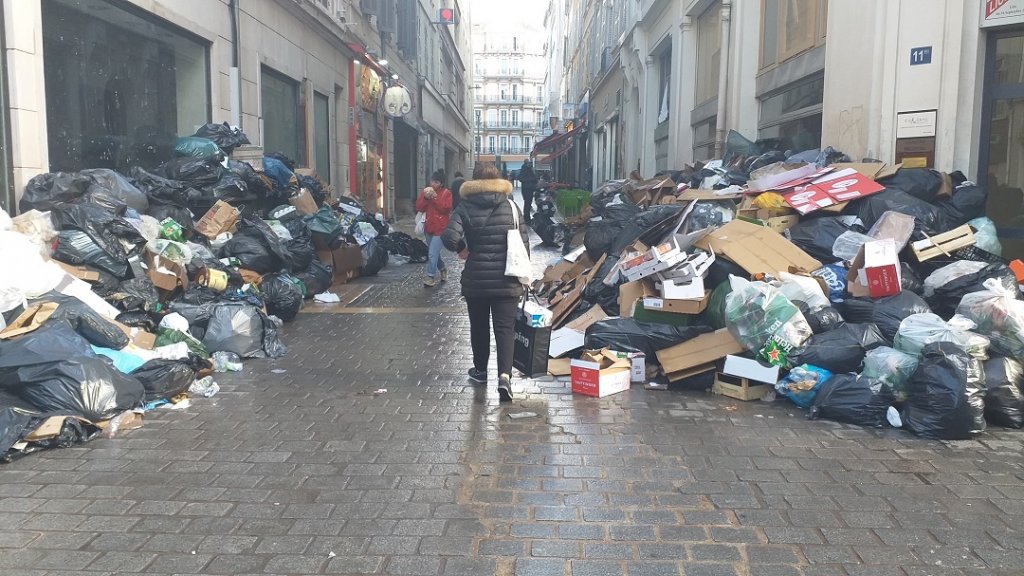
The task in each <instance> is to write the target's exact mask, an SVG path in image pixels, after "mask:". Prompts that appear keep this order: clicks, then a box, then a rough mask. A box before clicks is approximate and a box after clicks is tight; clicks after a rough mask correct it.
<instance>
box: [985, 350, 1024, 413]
mask: <svg viewBox="0 0 1024 576" xmlns="http://www.w3.org/2000/svg"><path fill="white" fill-rule="evenodd" d="M985 389H986V390H985V420H986V421H987V422H988V423H989V424H992V425H994V426H1005V427H1007V428H1024V367H1022V366H1021V364H1020V362H1018V361H1016V360H1014V359H1012V358H993V359H991V360H989V361H988V362H985Z"/></svg>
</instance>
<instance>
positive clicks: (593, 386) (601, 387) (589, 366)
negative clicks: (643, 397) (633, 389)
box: [570, 348, 632, 398]
mask: <svg viewBox="0 0 1024 576" xmlns="http://www.w3.org/2000/svg"><path fill="white" fill-rule="evenodd" d="M570 366H571V367H572V369H571V378H572V380H571V382H572V391H573V393H575V394H583V395H585V396H596V397H598V398H604V397H605V396H610V395H612V394H618V393H619V392H622V391H624V390H629V385H630V375H631V373H632V364H631V362H630V360H629V357H628V354H627V353H625V352H615V351H613V350H608V349H607V348H605V349H603V350H597V351H590V352H584V353H583V356H582V357H581V358H580V359H579V360H573V361H572V362H571V363H570Z"/></svg>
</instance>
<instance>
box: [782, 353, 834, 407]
mask: <svg viewBox="0 0 1024 576" xmlns="http://www.w3.org/2000/svg"><path fill="white" fill-rule="evenodd" d="M831 377H832V373H831V372H829V371H828V370H825V369H824V368H818V367H817V366H811V365H810V364H804V365H802V366H797V367H796V368H793V369H792V370H791V371H790V372H789V375H787V376H786V377H785V378H783V379H782V380H779V382H778V383H777V384H776V385H775V391H776V392H778V393H779V394H781V395H783V396H785V397H786V398H789V399H790V400H792V401H793V403H794V404H796V405H797V406H799V407H801V408H810V407H811V405H812V404H814V397H815V396H817V395H818V389H819V388H821V385H822V384H824V383H825V382H826V381H827V380H828V379H829V378H831Z"/></svg>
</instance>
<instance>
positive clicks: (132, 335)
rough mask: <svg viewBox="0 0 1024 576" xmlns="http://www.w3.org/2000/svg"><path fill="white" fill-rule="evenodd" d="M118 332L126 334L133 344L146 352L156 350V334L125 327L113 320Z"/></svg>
mask: <svg viewBox="0 0 1024 576" xmlns="http://www.w3.org/2000/svg"><path fill="white" fill-rule="evenodd" d="M111 322H113V324H114V325H115V326H117V328H118V330H120V331H121V332H124V335H125V336H127V337H128V339H129V340H131V341H132V344H134V345H136V346H138V347H139V348H145V349H146V350H152V349H153V348H156V334H151V333H149V332H146V331H145V330H143V329H142V328H133V327H131V326H125V325H124V324H121V323H120V322H118V321H116V320H111Z"/></svg>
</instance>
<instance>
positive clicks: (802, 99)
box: [757, 75, 825, 150]
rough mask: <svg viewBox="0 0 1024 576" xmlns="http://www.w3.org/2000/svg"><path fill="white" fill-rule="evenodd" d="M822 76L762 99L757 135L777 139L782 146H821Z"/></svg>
mask: <svg viewBox="0 0 1024 576" xmlns="http://www.w3.org/2000/svg"><path fill="white" fill-rule="evenodd" d="M824 96H825V78H824V76H822V75H817V76H816V77H814V78H811V79H810V80H806V81H800V82H798V83H796V84H791V85H789V86H787V87H785V88H783V89H782V90H780V91H776V92H774V93H772V94H770V95H768V96H767V97H764V98H762V99H761V118H760V121H759V122H758V133H757V135H758V138H759V139H762V140H764V139H775V140H778V145H779V149H781V150H810V149H811V148H818V147H820V146H821V111H822V102H823V101H824Z"/></svg>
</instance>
